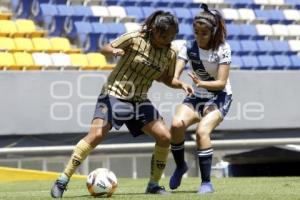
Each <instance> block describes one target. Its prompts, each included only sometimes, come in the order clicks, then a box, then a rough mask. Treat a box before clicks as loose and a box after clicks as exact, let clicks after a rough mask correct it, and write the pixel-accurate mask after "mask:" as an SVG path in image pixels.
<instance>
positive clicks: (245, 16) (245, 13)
mask: <svg viewBox="0 0 300 200" xmlns="http://www.w3.org/2000/svg"><path fill="white" fill-rule="evenodd" d="M245 3H246V2H245ZM238 12H239V16H240V19H241V20H246V21H253V20H255V19H256V16H255V13H254V11H253V10H252V9H249V8H240V9H238Z"/></svg>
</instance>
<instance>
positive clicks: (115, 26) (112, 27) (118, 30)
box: [106, 23, 126, 41]
mask: <svg viewBox="0 0 300 200" xmlns="http://www.w3.org/2000/svg"><path fill="white" fill-rule="evenodd" d="M106 26H107V33H106V37H107V39H108V41H111V40H113V39H115V38H116V37H118V36H120V35H122V34H124V33H125V32H126V28H125V25H124V24H123V23H107V24H106Z"/></svg>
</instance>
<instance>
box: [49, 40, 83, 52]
mask: <svg viewBox="0 0 300 200" xmlns="http://www.w3.org/2000/svg"><path fill="white" fill-rule="evenodd" d="M50 41H51V44H52V46H53V49H55V50H58V51H61V52H65V53H80V52H81V49H74V48H73V49H72V47H71V44H70V41H69V40H68V39H67V38H63V37H53V38H50Z"/></svg>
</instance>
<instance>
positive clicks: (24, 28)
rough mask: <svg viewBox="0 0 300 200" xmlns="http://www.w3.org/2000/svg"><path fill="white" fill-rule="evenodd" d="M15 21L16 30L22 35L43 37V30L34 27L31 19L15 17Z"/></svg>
mask: <svg viewBox="0 0 300 200" xmlns="http://www.w3.org/2000/svg"><path fill="white" fill-rule="evenodd" d="M15 23H16V26H17V28H18V32H20V33H22V34H23V35H24V36H27V37H43V36H44V35H45V31H43V30H37V29H36V27H35V24H34V22H33V21H32V20H28V19H17V20H16V21H15Z"/></svg>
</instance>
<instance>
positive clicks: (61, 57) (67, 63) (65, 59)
mask: <svg viewBox="0 0 300 200" xmlns="http://www.w3.org/2000/svg"><path fill="white" fill-rule="evenodd" d="M50 56H51V60H52V63H53V66H54V67H58V68H61V69H63V68H64V69H78V67H74V66H72V63H71V58H70V56H69V55H68V54H65V53H52V54H51V55H50Z"/></svg>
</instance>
